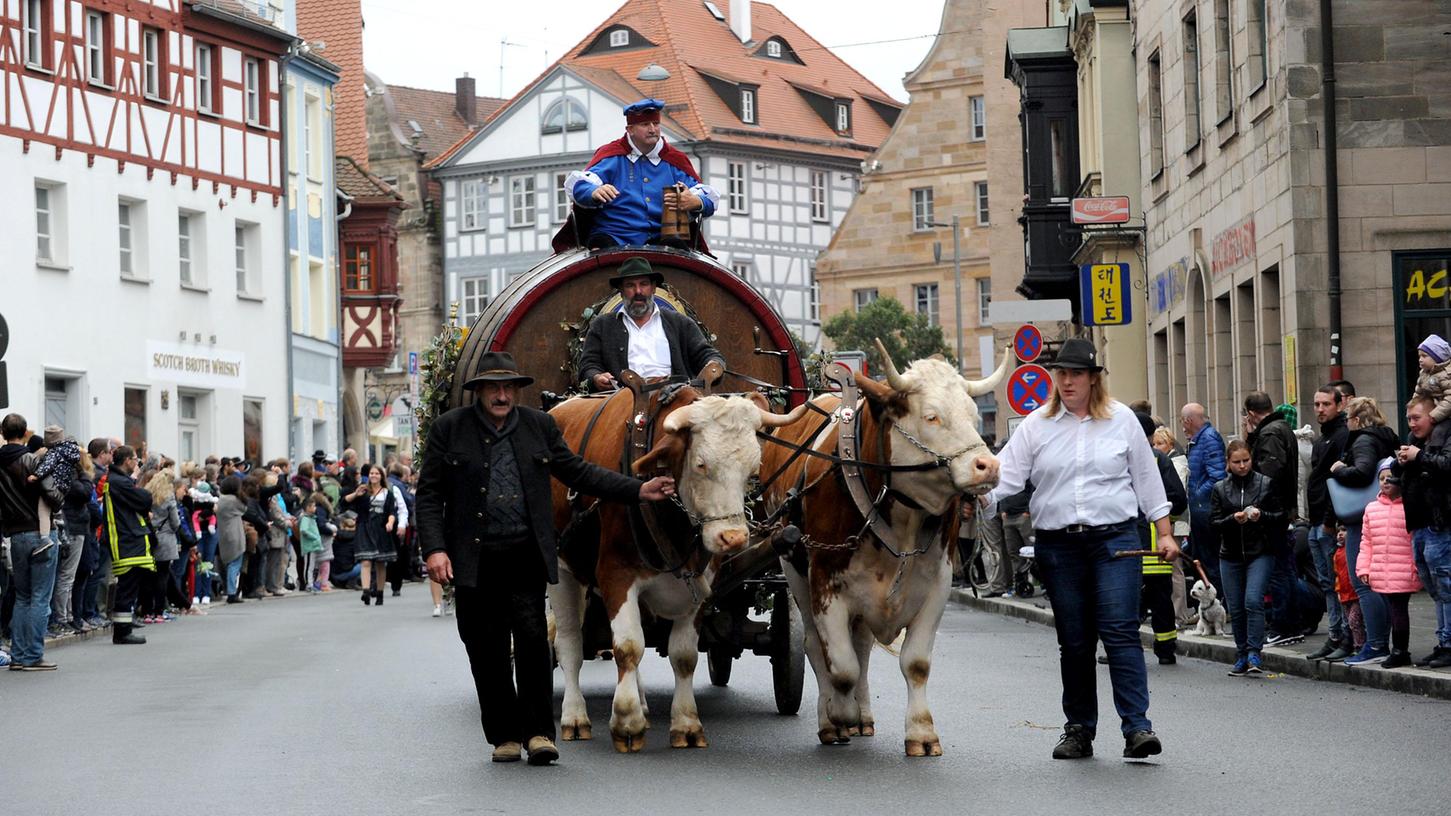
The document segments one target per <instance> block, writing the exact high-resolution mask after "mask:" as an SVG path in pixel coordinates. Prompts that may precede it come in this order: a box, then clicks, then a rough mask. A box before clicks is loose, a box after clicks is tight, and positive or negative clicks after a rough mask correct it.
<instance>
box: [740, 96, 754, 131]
mask: <svg viewBox="0 0 1451 816" xmlns="http://www.w3.org/2000/svg"><path fill="white" fill-rule="evenodd" d="M741 121H742V122H745V123H746V124H748V125H753V124H755V123H756V92H755V91H753V90H751V89H750V88H742V89H741Z"/></svg>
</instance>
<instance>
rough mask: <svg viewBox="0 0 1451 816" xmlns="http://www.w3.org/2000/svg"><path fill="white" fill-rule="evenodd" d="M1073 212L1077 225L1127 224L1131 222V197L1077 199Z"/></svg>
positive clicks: (1074, 221) (1074, 200)
mask: <svg viewBox="0 0 1451 816" xmlns="http://www.w3.org/2000/svg"><path fill="white" fill-rule="evenodd" d="M1071 212H1072V215H1073V223H1075V224H1125V223H1128V220H1129V197H1128V196H1100V197H1098V198H1075V199H1073V209H1072V211H1071Z"/></svg>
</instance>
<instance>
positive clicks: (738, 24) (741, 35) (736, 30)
mask: <svg viewBox="0 0 1451 816" xmlns="http://www.w3.org/2000/svg"><path fill="white" fill-rule="evenodd" d="M731 32H732V33H733V34H735V35H736V39H738V40H740V41H741V42H743V43H748V42H750V41H751V0H731Z"/></svg>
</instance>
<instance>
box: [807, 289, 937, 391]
mask: <svg viewBox="0 0 1451 816" xmlns="http://www.w3.org/2000/svg"><path fill="white" fill-rule="evenodd" d="M821 330H822V331H823V332H825V334H826V336H827V337H829V338H831V342H832V343H834V344H835V345H836V347H837V348H838V349H840V350H842V351H847V350H857V351H864V352H866V353H867V365H868V367H869V369H870V370H871V371H872V372H874V373H878V374H880V373H881V372H882V371H885V370H886V368H885V366H883V365H882V356H881V354H880V353H878V352H877V346H876V343H874V342H872V341H873V340H875V339H878V338H880V339H881V341H882V345H883V346H885V347H886V349H887V353H888V354H890V355H891V356H892V362H893V363H895V364H896V366H897V368H898V370H901V369H904V368H906V367H907V366H908V365H909V364H910V363H911V362H912V361H913V360H920V359H922V358H924V357H931V356H932V355H934V354H941V355H942V356H943V357H946V358H947V359H948V361H949V362H953V360H952V354H951V353H950V352H949V351H948V349H947V341H946V339H945V338H943V336H942V327H941V326H934V325H932V324H931V323H929V322H928V321H927V316H926V315H919V314H910V313H908V311H907V310H906V309H905V308H903V307H902V304H901V303H900V302H898V301H897V299H896V298H890V297H884V298H877V299H876V300H874V301H872V302H871V303H869V304H867V305H866V306H864V307H862V310H861V311H859V312H841V313H840V314H838V315H836V316H835V317H833V318H831V319H830V320H828V321H826V324H825V325H824V326H822V327H821Z"/></svg>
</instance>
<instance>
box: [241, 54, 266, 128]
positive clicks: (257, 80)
mask: <svg viewBox="0 0 1451 816" xmlns="http://www.w3.org/2000/svg"><path fill="white" fill-rule="evenodd" d="M242 89H243V91H242V92H243V97H244V99H245V100H246V114H247V124H249V125H260V124H262V64H261V63H259V62H258V61H257V60H255V59H249V60H247V64H246V67H245V69H244V71H243V75H242Z"/></svg>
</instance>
